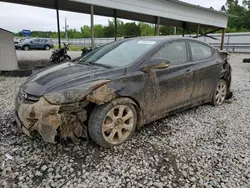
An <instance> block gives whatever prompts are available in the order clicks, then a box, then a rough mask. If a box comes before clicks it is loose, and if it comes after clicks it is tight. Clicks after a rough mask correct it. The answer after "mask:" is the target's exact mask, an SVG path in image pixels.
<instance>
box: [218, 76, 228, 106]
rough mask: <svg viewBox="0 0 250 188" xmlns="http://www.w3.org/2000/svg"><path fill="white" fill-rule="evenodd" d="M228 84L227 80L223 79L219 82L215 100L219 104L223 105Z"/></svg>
mask: <svg viewBox="0 0 250 188" xmlns="http://www.w3.org/2000/svg"><path fill="white" fill-rule="evenodd" d="M226 94H227V85H226V82H224V81H222V82H220V83H219V84H218V86H217V89H216V94H215V101H216V103H217V104H218V105H222V104H223V102H224V100H225V99H226Z"/></svg>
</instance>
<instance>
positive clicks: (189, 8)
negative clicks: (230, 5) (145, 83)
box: [0, 0, 228, 49]
mask: <svg viewBox="0 0 250 188" xmlns="http://www.w3.org/2000/svg"><path fill="white" fill-rule="evenodd" d="M0 1H3V2H9V3H16V4H22V5H31V6H36V7H42V8H50V9H55V10H56V11H57V27H58V35H59V36H58V39H59V45H60V25H59V10H64V11H71V12H78V13H87V14H91V39H92V47H93V46H94V19H93V16H94V14H95V15H100V16H108V17H114V18H115V23H116V19H117V18H123V19H130V20H135V21H143V22H148V23H152V24H155V25H156V27H155V28H156V32H155V33H156V35H159V26H160V24H162V25H171V26H176V27H182V28H183V36H184V35H185V31H186V30H191V31H195V32H197V37H199V36H202V35H206V34H207V33H203V34H200V30H201V29H202V28H208V29H210V30H211V31H210V32H215V31H218V30H222V39H221V49H223V44H224V34H225V28H226V27H227V21H228V16H227V14H226V13H224V12H220V11H215V10H211V9H207V8H204V7H200V6H196V5H192V4H189V3H184V2H181V1H178V0H143V1H142V0H126V1H124V0H91V1H90V0H0ZM79 21H80V20H79ZM116 33H117V27H116V24H115V36H114V37H115V38H116ZM208 33H209V32H208Z"/></svg>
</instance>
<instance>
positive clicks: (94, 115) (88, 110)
mask: <svg viewBox="0 0 250 188" xmlns="http://www.w3.org/2000/svg"><path fill="white" fill-rule="evenodd" d="M230 85H231V66H230V65H229V63H228V58H227V54H226V53H223V52H220V51H218V50H216V49H214V48H213V47H211V46H209V45H207V44H204V43H201V42H199V41H196V40H193V39H190V38H179V37H144V38H133V39H125V40H121V41H118V42H113V43H111V44H108V45H105V46H103V47H101V48H98V49H96V50H94V51H92V52H91V53H89V54H87V55H84V56H83V57H81V58H78V59H77V60H75V61H74V62H68V63H63V64H60V65H56V66H53V67H49V68H47V69H45V70H41V71H40V72H37V73H35V74H34V75H32V76H31V77H30V78H28V80H27V81H26V82H25V83H24V84H23V85H22V86H21V87H20V90H19V93H18V95H17V98H16V102H15V111H16V120H17V123H18V125H20V127H21V128H22V130H23V132H24V133H25V134H27V135H29V136H32V135H33V132H38V133H39V134H40V135H41V136H42V138H43V140H44V141H46V142H50V143H55V142H56V141H57V140H58V138H60V139H62V138H65V139H66V138H72V139H75V138H88V137H90V138H92V139H93V140H94V141H95V142H96V143H97V144H99V145H100V146H102V147H112V146H115V145H119V144H121V143H123V142H125V141H126V140H128V139H129V138H130V137H131V136H132V134H133V132H134V131H135V129H136V127H140V126H142V125H143V124H146V123H150V122H152V121H154V120H157V119H159V118H162V117H165V116H167V115H169V114H173V113H175V112H177V111H181V110H184V109H188V108H191V107H194V106H197V105H200V104H204V103H211V104H213V105H215V106H217V105H221V104H223V102H224V100H226V99H227V98H229V97H231V96H232V93H231V91H230Z"/></svg>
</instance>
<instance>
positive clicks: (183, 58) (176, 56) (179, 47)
mask: <svg viewBox="0 0 250 188" xmlns="http://www.w3.org/2000/svg"><path fill="white" fill-rule="evenodd" d="M157 58H163V59H167V60H169V61H170V63H171V65H178V64H182V63H186V62H188V57H187V48H186V42H174V43H170V44H167V45H166V46H164V47H163V48H161V49H160V50H159V51H158V52H157V53H156V54H154V55H153V57H152V59H157Z"/></svg>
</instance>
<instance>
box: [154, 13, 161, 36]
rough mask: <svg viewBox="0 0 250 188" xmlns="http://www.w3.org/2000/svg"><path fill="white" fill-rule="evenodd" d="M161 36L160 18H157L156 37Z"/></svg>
mask: <svg viewBox="0 0 250 188" xmlns="http://www.w3.org/2000/svg"><path fill="white" fill-rule="evenodd" d="M159 34H160V17H155V36H159Z"/></svg>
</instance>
